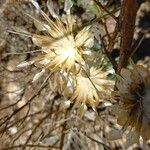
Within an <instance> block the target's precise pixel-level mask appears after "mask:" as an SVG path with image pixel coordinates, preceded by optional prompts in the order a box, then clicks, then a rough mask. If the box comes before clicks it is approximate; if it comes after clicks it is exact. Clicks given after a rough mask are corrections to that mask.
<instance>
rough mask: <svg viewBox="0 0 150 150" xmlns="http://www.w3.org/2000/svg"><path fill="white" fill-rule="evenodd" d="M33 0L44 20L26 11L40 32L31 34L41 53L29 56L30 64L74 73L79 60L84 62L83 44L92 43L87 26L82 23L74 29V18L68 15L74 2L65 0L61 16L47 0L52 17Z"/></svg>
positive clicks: (84, 46)
mask: <svg viewBox="0 0 150 150" xmlns="http://www.w3.org/2000/svg"><path fill="white" fill-rule="evenodd" d="M32 2H33V4H34V6H35V7H36V8H37V9H38V11H39V12H40V13H41V15H42V16H43V18H44V19H45V21H46V23H43V22H41V21H39V20H37V19H35V18H34V17H32V16H30V15H29V16H30V17H32V18H33V19H34V23H35V26H36V28H37V30H39V31H42V33H43V34H32V41H33V43H34V44H35V45H37V46H39V47H41V51H42V54H39V55H38V56H37V57H36V58H34V59H33V60H32V62H33V63H32V64H35V65H36V66H37V67H40V68H42V69H49V70H50V71H52V72H55V71H66V72H70V71H71V72H72V73H73V74H74V73H76V72H77V71H79V68H80V65H79V64H82V63H84V61H83V58H82V55H83V53H84V51H85V49H86V47H88V46H91V42H92V39H93V38H92V35H91V34H90V32H89V29H90V27H89V26H87V27H84V28H83V29H80V31H77V30H76V29H77V28H76V26H75V23H74V19H73V17H72V16H71V15H70V8H71V7H72V5H73V3H72V2H71V0H66V1H65V7H64V10H65V12H66V15H64V16H63V17H62V18H60V17H59V16H58V15H57V14H56V13H55V12H54V11H53V9H52V8H51V3H52V2H51V1H50V0H49V1H48V2H47V5H48V8H49V12H50V14H51V15H52V17H53V20H52V19H50V18H49V17H48V16H47V15H46V14H45V13H44V12H43V11H42V10H41V9H40V7H39V6H38V3H37V2H35V1H33V0H32Z"/></svg>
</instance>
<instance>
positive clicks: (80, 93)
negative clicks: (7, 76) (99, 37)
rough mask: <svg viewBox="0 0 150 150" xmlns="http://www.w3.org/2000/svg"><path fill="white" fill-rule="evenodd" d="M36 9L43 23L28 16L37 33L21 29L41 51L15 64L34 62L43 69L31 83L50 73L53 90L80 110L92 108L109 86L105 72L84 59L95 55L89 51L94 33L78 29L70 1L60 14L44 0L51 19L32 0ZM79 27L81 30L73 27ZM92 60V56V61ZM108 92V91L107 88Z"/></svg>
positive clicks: (85, 28)
mask: <svg viewBox="0 0 150 150" xmlns="http://www.w3.org/2000/svg"><path fill="white" fill-rule="evenodd" d="M31 1H32V3H33V5H34V6H35V7H36V8H37V10H38V12H39V13H40V14H41V15H42V16H43V18H44V19H45V22H42V21H39V20H37V19H36V18H34V17H32V16H31V15H29V14H28V16H30V17H31V18H32V19H33V20H34V23H35V26H36V28H37V30H38V31H39V32H38V34H31V33H28V32H24V34H27V35H30V37H32V41H33V43H34V44H35V45H36V46H38V47H40V48H41V51H42V53H40V54H38V55H37V56H36V57H35V58H33V59H32V60H31V61H30V62H23V63H21V64H19V65H18V67H25V66H29V65H32V64H34V65H35V66H36V67H37V68H40V69H41V70H42V71H41V72H39V73H37V74H36V75H35V76H34V78H33V82H35V81H36V80H38V79H39V78H40V77H41V76H42V75H43V74H44V73H45V71H47V70H48V71H49V72H50V73H51V80H50V85H52V86H51V87H52V89H53V90H57V91H59V92H60V93H61V94H62V95H64V96H65V97H67V98H68V99H69V100H70V103H71V102H73V103H75V106H76V107H80V110H81V111H82V112H84V111H85V109H86V108H87V105H89V106H91V107H92V108H93V109H95V107H96V104H98V102H99V101H100V99H103V98H104V95H105V94H106V89H110V88H109V87H110V86H109V85H110V82H109V81H108V80H106V73H104V72H103V71H101V70H99V69H95V68H93V67H91V69H86V70H84V69H83V68H88V67H87V66H91V65H89V64H87V62H88V61H87V60H86V58H88V57H87V56H89V57H90V58H91V56H92V57H93V56H95V54H94V55H92V54H91V53H94V52H92V51H90V49H89V48H90V47H91V46H93V36H92V34H91V33H90V27H89V26H86V27H84V28H78V27H77V26H76V24H75V20H74V18H73V16H71V14H70V9H71V7H72V5H73V3H72V1H71V0H65V5H64V11H65V12H66V14H65V15H64V16H63V17H60V16H58V15H57V14H56V13H55V12H54V10H53V8H52V7H51V6H52V1H51V0H48V1H47V6H48V9H49V12H50V14H51V16H52V17H53V19H50V18H49V17H48V16H47V15H46V14H45V13H44V12H43V11H42V10H41V9H40V7H39V5H38V3H37V2H35V1H34V0H31ZM76 29H80V30H76ZM92 60H93V59H91V61H92ZM109 92H110V90H109Z"/></svg>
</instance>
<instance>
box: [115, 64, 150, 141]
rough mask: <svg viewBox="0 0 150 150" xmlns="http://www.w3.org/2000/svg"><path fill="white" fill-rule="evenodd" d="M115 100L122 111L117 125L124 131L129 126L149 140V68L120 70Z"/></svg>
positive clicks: (140, 66)
mask: <svg viewBox="0 0 150 150" xmlns="http://www.w3.org/2000/svg"><path fill="white" fill-rule="evenodd" d="M118 80H119V81H118V83H117V88H118V91H117V92H116V98H117V99H118V100H119V106H120V109H121V110H122V111H121V112H120V113H119V116H118V124H120V125H122V126H123V127H124V129H127V128H128V127H129V126H130V127H131V128H132V130H134V131H135V132H137V133H138V135H139V136H142V137H143V138H144V139H150V134H149V133H150V117H149V116H150V109H149V107H150V68H149V66H147V67H144V66H142V65H135V66H133V68H132V69H130V70H129V69H122V71H121V76H120V77H118Z"/></svg>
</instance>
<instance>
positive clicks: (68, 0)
mask: <svg viewBox="0 0 150 150" xmlns="http://www.w3.org/2000/svg"><path fill="white" fill-rule="evenodd" d="M72 6H73V2H72V1H71V0H66V1H65V5H64V11H65V12H66V14H68V15H69V14H70V9H71V7H72Z"/></svg>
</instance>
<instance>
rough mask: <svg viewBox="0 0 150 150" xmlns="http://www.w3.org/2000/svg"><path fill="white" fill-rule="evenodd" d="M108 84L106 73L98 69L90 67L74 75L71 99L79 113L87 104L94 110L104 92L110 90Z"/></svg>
mask: <svg viewBox="0 0 150 150" xmlns="http://www.w3.org/2000/svg"><path fill="white" fill-rule="evenodd" d="M110 85H111V83H110V82H109V81H108V80H106V73H104V72H103V71H101V70H100V69H96V68H94V67H92V68H90V70H89V72H87V71H86V70H82V71H81V72H80V73H79V74H78V75H77V76H76V80H75V83H74V90H73V94H72V97H71V101H73V100H75V106H77V107H79V109H80V111H81V114H82V113H83V112H84V111H85V110H86V109H87V105H88V106H90V107H92V108H93V109H94V110H95V107H96V105H97V104H98V103H99V102H100V101H101V100H102V99H103V98H104V97H105V96H104V94H105V93H106V92H108V91H110ZM108 89H109V90H108Z"/></svg>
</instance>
